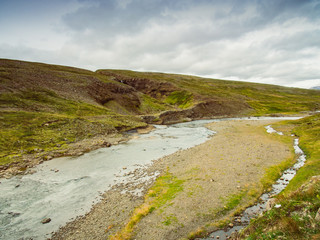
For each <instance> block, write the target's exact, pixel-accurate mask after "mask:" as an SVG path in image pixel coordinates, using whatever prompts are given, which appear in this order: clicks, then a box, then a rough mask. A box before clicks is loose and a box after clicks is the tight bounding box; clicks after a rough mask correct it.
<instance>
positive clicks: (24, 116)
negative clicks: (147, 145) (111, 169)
mask: <svg viewBox="0 0 320 240" xmlns="http://www.w3.org/2000/svg"><path fill="white" fill-rule="evenodd" d="M0 119H1V121H0V165H4V164H7V163H10V162H13V161H15V162H16V161H20V160H21V159H22V155H24V154H33V153H38V154H44V153H45V152H50V151H53V150H57V149H63V148H67V147H68V145H69V144H70V143H73V142H77V141H80V140H83V139H86V138H87V139H88V138H92V137H94V136H98V135H105V134H108V133H112V132H116V129H117V128H120V129H131V128H132V127H133V126H135V127H141V126H143V125H144V124H143V123H141V122H140V121H139V120H138V119H137V118H135V117H134V116H131V117H127V116H123V117H121V116H117V115H112V114H109V115H100V117H99V118H98V117H97V116H86V117H77V116H76V115H73V116H72V115H71V116H70V115H65V114H55V113H45V112H38V113H36V112H24V111H19V112H10V111H9V112H0Z"/></svg>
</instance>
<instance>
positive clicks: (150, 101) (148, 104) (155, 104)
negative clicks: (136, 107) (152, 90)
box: [140, 94, 171, 114]
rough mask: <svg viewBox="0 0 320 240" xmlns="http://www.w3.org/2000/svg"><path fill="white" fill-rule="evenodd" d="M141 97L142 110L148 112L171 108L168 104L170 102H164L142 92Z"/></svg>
mask: <svg viewBox="0 0 320 240" xmlns="http://www.w3.org/2000/svg"><path fill="white" fill-rule="evenodd" d="M140 99H141V100H142V101H141V104H140V110H141V112H143V113H146V114H153V113H159V112H162V111H165V110H167V109H168V108H169V109H170V108H171V107H169V106H168V104H165V103H162V102H161V101H159V100H157V99H155V98H153V97H150V96H149V95H146V94H142V95H141V96H140Z"/></svg>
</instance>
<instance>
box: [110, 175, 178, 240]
mask: <svg viewBox="0 0 320 240" xmlns="http://www.w3.org/2000/svg"><path fill="white" fill-rule="evenodd" d="M183 182H184V180H180V179H178V178H177V177H175V176H173V175H172V174H171V173H169V172H166V173H165V174H164V175H163V176H160V177H159V178H157V180H156V182H155V183H154V185H153V186H152V187H151V188H150V190H149V191H148V193H147V194H146V195H145V199H144V203H143V204H142V205H140V206H139V207H137V208H136V209H135V210H134V211H133V213H132V215H131V217H130V220H129V222H128V223H127V225H126V226H125V227H124V228H123V229H121V230H120V231H119V232H117V233H116V234H115V235H113V236H110V237H109V239H111V240H120V239H121V240H126V239H131V237H132V235H133V231H134V227H135V226H136V225H137V223H138V222H139V221H140V220H141V219H142V218H143V217H145V216H147V215H148V214H149V213H151V212H153V211H154V210H156V209H159V208H160V207H161V206H164V205H165V204H166V203H167V202H168V201H171V200H173V199H174V198H175V197H176V195H177V194H178V193H179V192H181V191H182V190H183ZM176 221H177V219H176V218H175V217H174V216H169V217H168V218H167V219H166V220H165V221H164V222H163V224H164V225H167V226H168V225H170V224H171V223H172V222H176Z"/></svg>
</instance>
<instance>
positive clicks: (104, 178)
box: [0, 117, 301, 240]
mask: <svg viewBox="0 0 320 240" xmlns="http://www.w3.org/2000/svg"><path fill="white" fill-rule="evenodd" d="M236 119H239V118H232V119H230V118H229V119H214V120H198V121H192V122H187V123H180V124H173V125H170V126H160V125H156V126H155V130H154V131H152V132H150V133H148V134H142V135H138V136H137V137H136V138H132V139H131V140H129V141H127V142H125V143H121V144H118V145H114V146H111V147H109V148H101V149H98V150H94V151H92V152H89V153H86V154H84V155H82V156H78V157H62V158H55V159H52V160H50V161H46V162H44V163H43V164H41V165H38V166H37V167H35V173H33V174H28V175H20V176H15V177H12V178H10V179H3V178H1V179H0V193H1V195H0V239H5V240H16V239H21V240H22V239H25V240H26V239H47V238H49V237H50V236H51V234H52V232H54V231H57V230H58V229H59V227H61V226H63V225H65V224H66V223H67V222H69V221H71V220H72V219H74V218H76V217H77V216H80V215H84V214H85V213H86V212H88V211H89V210H90V209H91V207H92V205H93V204H95V203H97V202H98V201H99V200H100V199H101V193H102V192H105V191H107V190H109V189H110V188H111V187H112V186H113V185H115V184H117V183H119V182H123V181H126V180H127V181H129V179H126V175H127V173H129V172H132V171H134V170H135V169H138V168H141V166H144V167H145V166H147V165H149V164H152V162H153V160H156V159H159V158H162V157H164V156H166V155H169V154H172V153H174V152H176V151H179V150H183V149H187V148H191V147H194V146H196V145H198V144H201V143H203V142H205V141H206V140H208V139H209V138H210V137H211V136H212V135H213V134H214V132H213V131H211V130H209V129H207V128H206V127H205V124H207V123H210V122H214V121H227V120H236ZM241 119H244V120H247V119H251V120H259V119H261V120H265V119H280V120H295V119H298V118H296V117H291V118H288V117H287V118H269V117H268V118H253V117H252V118H241ZM296 146H297V144H296ZM300 151H301V150H300ZM294 169H297V167H296V166H294V167H293V168H292V169H288V170H287V171H286V173H287V174H288V176H287V175H286V177H285V178H286V179H290V178H292V177H293V176H294V174H295V170H294ZM150 178H152V177H149V178H145V179H140V181H148V180H150ZM154 178H156V175H155V176H153V179H154ZM151 180H152V179H151ZM279 181H280V180H279ZM281 181H282V180H281ZM281 181H280V182H277V183H276V184H275V185H274V190H273V191H274V192H272V193H270V194H276V193H278V192H280V191H281V190H282V187H283V186H285V185H283V182H281ZM285 182H287V181H285ZM277 186H279V187H277ZM137 194H139V192H137ZM270 194H269V195H270ZM267 197H268V196H267ZM262 198H263V196H262ZM259 204H260V203H259ZM264 204H265V203H264ZM253 208H259V209H260V206H259V205H257V206H256V207H255V206H254V207H253ZM248 211H251V210H248ZM249 215H250V214H249ZM251 215H252V214H251ZM45 218H50V220H51V221H50V222H49V223H47V224H43V223H42V222H41V221H42V220H43V219H45ZM243 221H248V219H246V215H245V214H244V215H243ZM235 230H236V229H235ZM219 234H220V233H219ZM220 235H221V234H220ZM212 238H214V236H210V238H208V239H212ZM220 239H221V238H220Z"/></svg>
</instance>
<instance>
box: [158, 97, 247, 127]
mask: <svg viewBox="0 0 320 240" xmlns="http://www.w3.org/2000/svg"><path fill="white" fill-rule="evenodd" d="M248 110H250V106H249V105H248V104H247V103H245V102H239V101H228V100H227V101H223V100H208V101H206V102H202V103H199V104H197V105H195V106H194V107H192V108H190V109H185V110H180V111H166V112H164V113H162V114H160V116H159V119H160V122H161V124H172V123H177V122H183V121H190V120H196V119H202V118H215V117H230V116H240V115H241V114H242V113H245V112H246V111H248Z"/></svg>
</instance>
